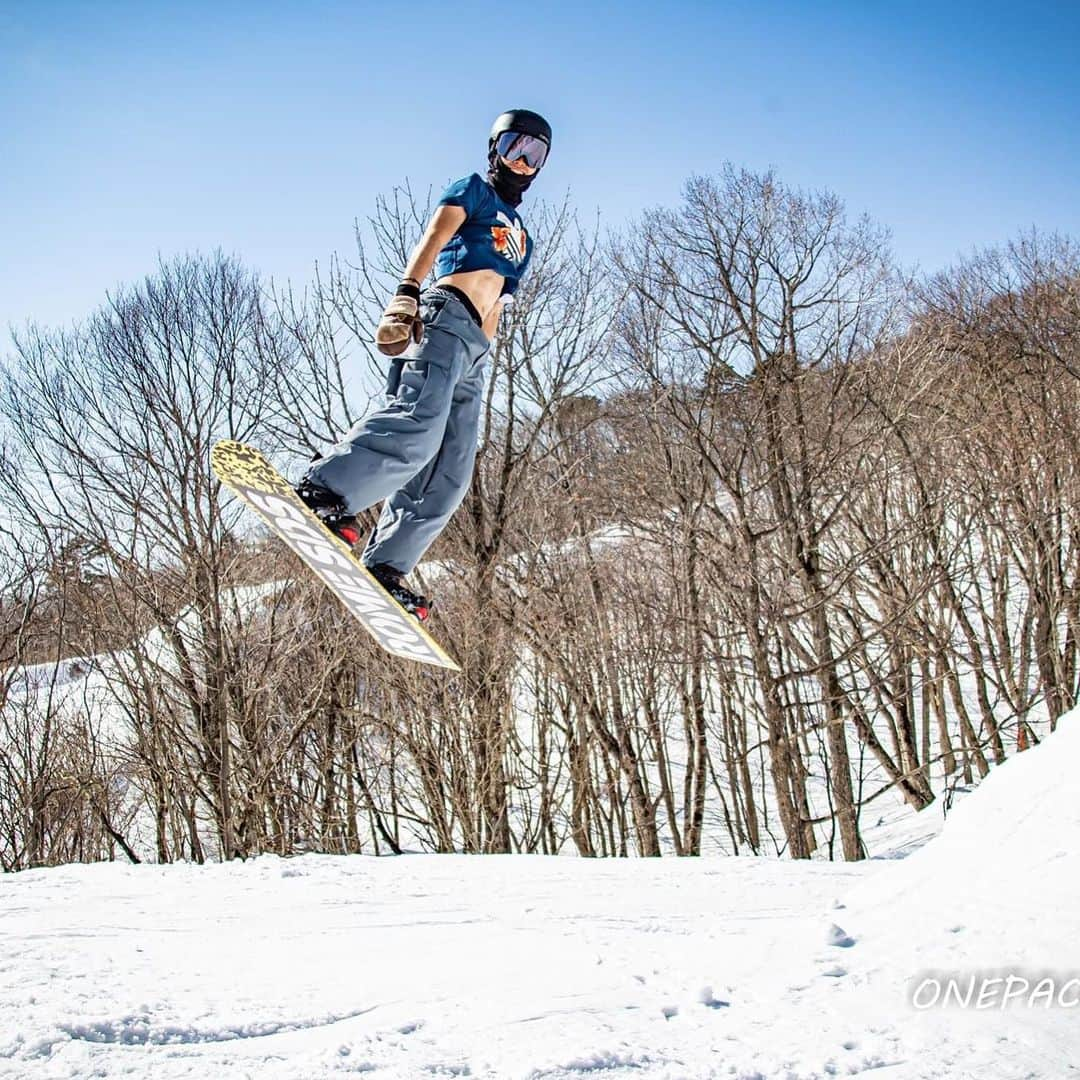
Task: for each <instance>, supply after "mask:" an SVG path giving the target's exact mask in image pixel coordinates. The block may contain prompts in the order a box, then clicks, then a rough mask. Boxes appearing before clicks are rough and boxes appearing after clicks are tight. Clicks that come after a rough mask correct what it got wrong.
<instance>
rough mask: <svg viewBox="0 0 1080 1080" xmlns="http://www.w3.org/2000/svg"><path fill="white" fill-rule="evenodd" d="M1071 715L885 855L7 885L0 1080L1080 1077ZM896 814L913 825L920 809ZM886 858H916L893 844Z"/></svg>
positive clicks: (493, 863) (3, 892) (2, 917)
mask: <svg viewBox="0 0 1080 1080" xmlns="http://www.w3.org/2000/svg"><path fill="white" fill-rule="evenodd" d="M1078 770H1080V714H1070V715H1069V716H1067V717H1065V718H1064V719H1063V720H1062V721H1061V725H1060V728H1059V730H1058V731H1057V733H1055V734H1054V735H1052V736H1050V737H1049V738H1048V739H1047V740H1046V741H1045V742H1044V743H1043V744H1042V745H1041V746H1038V747H1036V748H1034V749H1032V750H1030V751H1028V752H1026V753H1023V754H1020V755H1018V756H1017V757H1015V758H1013V759H1011V760H1010V761H1009V762H1007V763H1006V764H1004V765H1002V766H1000V767H999V768H997V769H995V770H994V771H993V772H992V773H991V775H990V777H989V778H988V779H987V780H986V781H985V782H984V783H983V784H982V785H981V786H980V787H979V788H978V789H977V790H976V791H974V792H973V793H972V794H971V795H970V796H968V797H967V798H966V799H965V800H964V801H963V803H961V804H960V805H959V806H958V807H957V808H955V810H954V811H953V812H952V813H950V815H949V817H948V819H947V820H946V822H945V828H944V831H943V833H942V834H941V835H940V836H939V837H938V838H936V839H933V840H930V841H929V842H928V843H926V844H925V845H924V846H922V847H921V848H919V849H918V850H916V851H915V852H914V853H913V854H910V855H908V856H907V857H905V858H898V859H881V860H871V861H868V862H866V863H862V864H857V865H843V864H830V863H824V862H811V863H793V862H779V861H774V860H766V859H751V858H703V859H674V858H665V859H661V860H620V861H614V860H612V861H592V860H583V859H576V858H568V857H567V858H542V857H532V856H435V855H422V856H420V855H418V856H403V857H399V858H382V859H376V858H372V857H361V856H355V857H331V856H314V855H308V856H302V857H298V858H293V859H278V858H272V857H263V858H259V859H255V860H251V861H248V862H243V863H241V862H235V863H231V864H227V865H206V866H194V865H173V866H150V865H144V866H127V865H121V864H99V865H92V866H70V867H63V868H58V869H50V870H32V871H26V872H23V873H20V874H16V875H9V876H7V877H4V878H2V879H0V1077H18V1078H20V1080H23V1078H37V1077H41V1078H60V1077H64V1078H68V1077H70V1078H76V1077H77V1078H83V1077H89V1076H99V1077H144V1076H145V1077H153V1078H154V1080H174V1078H177V1080H178V1078H185V1080H187V1078H190V1080H196V1078H197V1080H205V1078H214V1080H219V1078H220V1080H229V1078H233V1077H236V1078H241V1077H252V1078H254V1077H258V1078H259V1080H263V1078H267V1080H277V1078H282V1080H284V1078H289V1080H296V1078H301V1080H307V1078H318V1077H340V1076H349V1075H363V1076H370V1077H378V1078H383V1077H386V1078H390V1077H393V1078H398V1077H401V1078H407V1077H437V1076H467V1077H492V1078H517V1077H521V1078H553V1080H554V1078H566V1077H582V1076H589V1077H592V1076H595V1077H603V1078H604V1080H615V1078H630V1077H634V1078H639V1077H667V1078H673V1080H674V1078H694V1077H724V1078H734V1080H780V1078H783V1080H810V1078H819V1077H835V1076H853V1075H859V1074H862V1073H871V1074H872V1075H873V1077H874V1078H875V1080H876V1078H877V1077H881V1078H882V1080H886V1078H887V1080H897V1078H922V1077H925V1078H927V1080H929V1078H931V1077H932V1078H935V1080H938V1078H943V1077H944V1078H949V1080H953V1078H956V1080H968V1078H970V1080H1012V1078H1016V1080H1020V1078H1022V1077H1026V1078H1036V1080H1041V1078H1046V1080H1058V1078H1068V1077H1070V1076H1076V1077H1078V1078H1080V1008H1075V1007H1072V1008H1070V1007H1066V1006H1064V1005H1056V1006H1053V1007H1049V1008H1048V1007H1046V1006H1045V1005H1034V1006H1025V1005H1024V1004H1023V1003H1013V1004H1012V1005H1010V1006H1008V1007H1007V1008H1004V1009H1002V1008H986V1009H976V1008H968V1009H961V1008H959V1007H957V1006H955V1005H953V1006H946V1007H938V1008H932V1009H925V1010H924V1009H919V1008H916V1007H915V1005H913V1004H912V1002H911V992H912V987H913V986H914V985H916V984H917V983H918V981H919V980H920V979H921V978H922V977H923V976H924V975H925V973H926V972H937V973H947V972H952V973H955V974H957V975H967V974H970V973H971V972H982V973H986V972H991V973H993V972H998V973H1002V972H1007V971H1022V972H1029V973H1031V972H1034V973H1041V974H1044V975H1049V976H1051V977H1053V978H1055V979H1059V980H1064V979H1067V978H1068V977H1069V976H1070V975H1071V976H1077V975H1080V871H1078V867H1077V857H1076V852H1077V850H1078V848H1080V800H1078V799H1077V797H1076V780H1075V778H1076V775H1077V772H1078ZM914 829H915V830H917V831H920V835H921V833H924V832H925V830H926V825H925V823H919V822H916V824H915V825H914ZM897 840H898V844H899V846H900V847H901V848H902V849H903V850H905V851H906V850H910V847H911V846H912V845H911V844H905V843H904V841H903V838H900V837H898V838H897Z"/></svg>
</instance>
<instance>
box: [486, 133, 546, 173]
mask: <svg viewBox="0 0 1080 1080" xmlns="http://www.w3.org/2000/svg"><path fill="white" fill-rule="evenodd" d="M495 152H496V153H497V154H498V155H499V157H504V158H506V160H507V161H517V160H518V159H519V158H520V159H521V160H523V161H524V162H525V164H526V165H528V166H529V167H530V168H533V169H539V168H540V166H541V165H543V164H544V162H545V161H547V156H548V144H547V143H546V142H544V140H543V139H538V138H537V137H536V136H535V135H523V134H522V133H521V132H520V131H504V132H503V133H502V134H501V135H500V136H499V138H498V140H497V141H496V143H495Z"/></svg>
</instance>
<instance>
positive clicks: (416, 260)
mask: <svg viewBox="0 0 1080 1080" xmlns="http://www.w3.org/2000/svg"><path fill="white" fill-rule="evenodd" d="M466 216H467V215H466V213H465V208H464V207H463V206H440V207H438V208H436V210H435V213H434V214H432V215H431V220H430V221H429V222H428V225H427V228H426V229H425V230H424V235H423V236H422V237H421V238H420V242H419V243H418V244H417V245H416V247H414V248H413V253H412V255H410V256H409V261H408V262H407V263H406V264H405V275H404V277H403V278H402V280H403V281H415V282H416V284H417V285H419V284H420V283H421V282H422V281H423V280H424V278H426V277H427V276H428V274H430V273H431V268H432V267H433V266H434V265H435V259H436V257H437V256H438V254H439V252H440V251H442V249H443V248H444V247H446V245H447V244H448V243H449V242H450V238H451V237H452V236H453V235H454V233H456V232H457V231H458V229H460V228H461V226H462V225H463V224H464V222H465V218H466Z"/></svg>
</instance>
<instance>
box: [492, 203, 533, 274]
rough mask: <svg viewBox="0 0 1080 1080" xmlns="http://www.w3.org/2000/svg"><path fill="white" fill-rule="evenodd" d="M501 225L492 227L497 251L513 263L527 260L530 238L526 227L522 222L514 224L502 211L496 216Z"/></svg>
mask: <svg viewBox="0 0 1080 1080" xmlns="http://www.w3.org/2000/svg"><path fill="white" fill-rule="evenodd" d="M495 218H496V220H497V221H500V222H502V224H501V225H492V226H491V237H492V242H493V243H494V246H495V250H496V252H498V254H500V255H502V256H503V257H504V258H507V259H509V260H510V261H511V262H513V263H516V264H520V263H521V261H522V260H523V259H524V258H525V252H526V250H527V248H526V245H527V243H528V240H529V237H528V234H527V233H526V232H525V226H524V225H522V224H521V222H520V221H518V222H514V221H512V220H511V219H510V218H508V217H507V216H506V214H504V213H503V212H502V211H501V210H500V211H499V212H498V213H497V214H496V215H495Z"/></svg>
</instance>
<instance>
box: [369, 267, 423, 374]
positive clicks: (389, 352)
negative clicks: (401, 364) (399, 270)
mask: <svg viewBox="0 0 1080 1080" xmlns="http://www.w3.org/2000/svg"><path fill="white" fill-rule="evenodd" d="M423 336H424V320H423V319H421V318H420V284H419V282H417V281H414V280H413V279H412V278H406V279H405V280H404V281H403V282H402V283H401V284H400V285H399V286H398V287H397V292H395V293H394V295H393V297H392V298H391V300H390V303H389V304H387V305H386V310H385V311H384V312H383V314H382V318H381V319H380V320H379V326H378V329H377V330H376V331H375V344H376V345H377V346H378V349H379V352H381V353H383V354H384V355H385V356H400V355H401V354H402V353H403V352H404V351H405V350H406V349H407V348H408V347H409V343H410V342H412V341H415V342H419V341H420V339H421V338H422V337H423Z"/></svg>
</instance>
